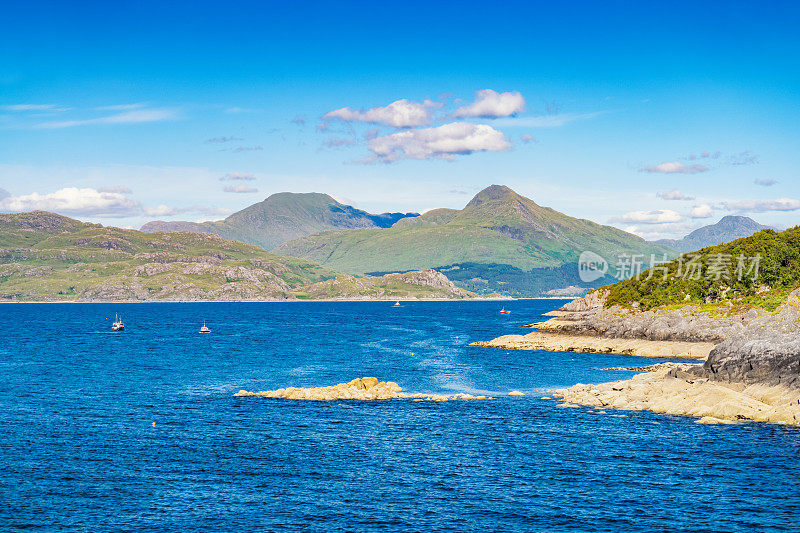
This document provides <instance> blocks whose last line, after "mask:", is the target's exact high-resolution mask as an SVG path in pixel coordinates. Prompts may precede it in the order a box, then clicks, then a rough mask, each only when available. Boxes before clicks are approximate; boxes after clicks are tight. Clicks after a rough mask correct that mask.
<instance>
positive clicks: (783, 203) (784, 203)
mask: <svg viewBox="0 0 800 533" xmlns="http://www.w3.org/2000/svg"><path fill="white" fill-rule="evenodd" d="M724 205H725V208H726V209H728V210H730V211H739V212H743V213H744V212H752V213H764V212H767V211H797V210H799V209H800V200H796V199H794V198H778V199H776V200H741V201H737V202H726V203H725V204H724Z"/></svg>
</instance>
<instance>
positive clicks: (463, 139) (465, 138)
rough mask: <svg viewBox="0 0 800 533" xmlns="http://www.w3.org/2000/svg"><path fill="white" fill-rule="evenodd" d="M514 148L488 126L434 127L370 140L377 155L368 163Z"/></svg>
mask: <svg viewBox="0 0 800 533" xmlns="http://www.w3.org/2000/svg"><path fill="white" fill-rule="evenodd" d="M509 148H511V144H510V143H509V142H508V140H507V139H506V137H505V135H503V133H502V132H500V131H498V130H496V129H494V128H493V127H491V126H487V125H486V124H473V123H471V122H453V123H450V124H444V125H442V126H438V127H435V128H423V129H416V130H407V131H401V132H398V133H393V134H391V135H385V136H383V137H376V138H374V139H372V140H371V141H369V149H370V150H371V151H372V153H373V154H375V155H374V156H373V157H372V158H369V159H368V160H366V162H370V161H375V160H380V161H383V162H386V163H390V162H392V161H397V160H399V159H432V158H439V159H447V160H452V159H454V158H455V156H456V155H466V154H471V153H473V152H483V151H491V152H501V151H505V150H508V149H509Z"/></svg>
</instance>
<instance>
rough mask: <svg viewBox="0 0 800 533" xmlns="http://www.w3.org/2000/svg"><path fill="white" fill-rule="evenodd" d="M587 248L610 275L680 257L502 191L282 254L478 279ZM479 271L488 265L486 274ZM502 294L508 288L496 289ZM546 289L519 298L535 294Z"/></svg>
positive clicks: (548, 263)
mask: <svg viewBox="0 0 800 533" xmlns="http://www.w3.org/2000/svg"><path fill="white" fill-rule="evenodd" d="M586 250H590V251H593V252H595V253H598V254H600V255H601V256H603V257H605V258H606V260H607V261H609V263H610V267H611V268H610V270H611V272H613V271H614V264H616V262H617V258H618V256H619V255H620V254H641V255H643V256H646V257H647V258H648V259H649V258H650V255H651V254H656V255H657V256H658V257H659V258H663V254H667V257H674V256H675V255H676V253H675V251H674V250H672V249H670V248H667V247H664V246H658V245H653V244H650V243H648V242H646V241H645V240H644V239H641V238H640V237H637V236H635V235H632V234H630V233H626V232H624V231H622V230H619V229H616V228H613V227H610V226H603V225H600V224H596V223H594V222H591V221H589V220H583V219H578V218H573V217H570V216H567V215H565V214H563V213H559V212H558V211H555V210H553V209H550V208H548V207H542V206H539V205H537V204H536V203H535V202H533V201H532V200H530V199H528V198H525V197H523V196H520V195H519V194H517V193H515V192H514V191H512V190H511V189H509V188H508V187H504V186H499V185H492V186H491V187H488V188H487V189H484V190H483V191H481V192H480V193H478V195H477V196H475V198H473V199H472V201H470V202H469V204H467V206H466V207H465V208H464V209H462V210H460V211H458V210H435V211H432V212H429V213H426V214H425V215H422V216H421V217H418V218H417V219H414V220H410V221H409V220H405V219H404V220H400V221H398V222H397V223H396V224H395V225H394V226H393V227H391V228H388V229H366V230H357V231H348V232H341V231H337V232H324V233H321V234H319V235H311V236H307V237H301V238H299V239H295V240H293V241H290V242H287V243H285V244H283V245H281V246H280V247H278V248H277V249H276V250H275V251H276V253H280V254H285V255H291V256H296V257H304V258H307V259H311V260H313V261H317V262H319V263H321V264H323V265H326V266H329V267H331V268H335V269H337V270H341V271H345V272H351V273H364V272H391V271H405V270H418V269H427V268H436V269H443V268H454V267H458V266H461V265H466V264H470V265H471V268H472V272H474V274H475V277H478V278H482V279H487V278H485V276H490V277H491V276H492V275H493V274H492V272H495V271H497V266H498V265H506V266H508V267H512V268H514V269H519V270H522V271H524V272H531V271H532V270H533V269H540V268H548V267H561V266H562V265H565V264H567V263H574V262H577V260H578V257H579V256H580V254H581V252H583V251H586ZM476 265H478V267H477V268H476ZM480 265H487V269H486V271H485V272H483V271H482V270H481V268H480ZM489 267H491V268H489ZM484 275H485V276H484ZM531 275H535V274H531ZM461 286H464V285H461ZM469 286H470V288H475V287H476V285H474V284H472V285H469ZM557 288H560V287H557V286H552V287H543V289H546V290H551V289H557ZM497 289H499V290H502V288H500V287H498V286H492V287H491V290H497ZM507 289H513V287H511V288H509V287H507ZM546 290H538V289H537V291H528V292H526V293H525V294H518V295H526V296H535V295H537V294H541V293H543V292H546ZM513 292H514V291H513V290H506V291H504V293H506V294H510V293H513Z"/></svg>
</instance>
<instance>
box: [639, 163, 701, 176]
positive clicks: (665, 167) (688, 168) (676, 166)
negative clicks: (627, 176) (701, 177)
mask: <svg viewBox="0 0 800 533" xmlns="http://www.w3.org/2000/svg"><path fill="white" fill-rule="evenodd" d="M707 170H708V167H707V166H704V165H684V164H683V163H679V162H678V161H666V162H664V163H659V164H658V165H655V166H646V167H643V168H640V169H639V172H655V173H658V174H697V173H699V172H706V171H707Z"/></svg>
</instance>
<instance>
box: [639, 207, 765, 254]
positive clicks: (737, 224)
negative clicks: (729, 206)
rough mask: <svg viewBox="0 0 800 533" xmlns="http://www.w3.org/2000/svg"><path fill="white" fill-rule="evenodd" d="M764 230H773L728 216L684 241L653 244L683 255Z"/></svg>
mask: <svg viewBox="0 0 800 533" xmlns="http://www.w3.org/2000/svg"><path fill="white" fill-rule="evenodd" d="M762 229H772V228H770V227H769V226H764V225H762V224H759V223H758V222H756V221H755V220H753V219H752V218H749V217H743V216H735V215H728V216H725V217H722V219H720V221H719V222H717V223H716V224H711V225H709V226H703V227H702V228H698V229H696V230H694V231H693V232H691V233H690V234H688V235H687V236H685V237H684V238H682V239H661V240H658V241H653V244H661V245H665V246H669V247H670V248H674V249H675V250H677V251H679V252H681V253H687V252H694V251H695V250H699V249H701V248H706V247H707V246H716V245H718V244H724V243H727V242H731V241H734V240H736V239H741V238H742V237H749V236H750V235H752V234H754V233H756V232H758V231H761V230H762Z"/></svg>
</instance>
